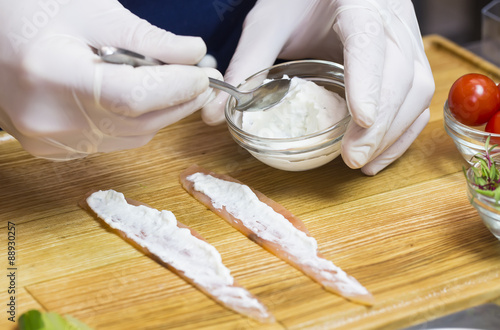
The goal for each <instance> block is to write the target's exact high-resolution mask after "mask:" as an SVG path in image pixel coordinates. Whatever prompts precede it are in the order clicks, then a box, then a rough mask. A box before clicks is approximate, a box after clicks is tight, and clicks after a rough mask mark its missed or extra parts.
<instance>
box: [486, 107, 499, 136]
mask: <svg viewBox="0 0 500 330" xmlns="http://www.w3.org/2000/svg"><path fill="white" fill-rule="evenodd" d="M484 130H485V131H486V132H488V133H495V134H500V111H498V112H497V113H495V114H494V115H493V117H491V118H490V120H488V123H487V124H486V127H485V128H484Z"/></svg>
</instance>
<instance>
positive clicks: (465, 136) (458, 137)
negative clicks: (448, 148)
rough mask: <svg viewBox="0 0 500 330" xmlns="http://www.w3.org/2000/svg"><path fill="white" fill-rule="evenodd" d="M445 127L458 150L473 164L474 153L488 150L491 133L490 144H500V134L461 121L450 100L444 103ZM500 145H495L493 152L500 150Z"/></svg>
mask: <svg viewBox="0 0 500 330" xmlns="http://www.w3.org/2000/svg"><path fill="white" fill-rule="evenodd" d="M444 128H445V130H446V132H447V133H448V135H449V136H450V137H451V138H452V139H453V142H454V143H455V145H456V147H457V149H458V151H459V152H460V154H462V156H463V157H464V159H465V160H466V161H467V162H468V163H469V164H470V165H472V164H473V157H474V155H476V154H478V153H481V154H483V153H484V152H485V151H486V150H485V149H484V144H485V142H486V139H487V138H488V136H489V135H491V139H490V146H491V145H494V144H500V134H493V133H487V132H485V131H484V126H477V127H476V126H474V127H472V126H467V125H464V124H462V123H461V122H459V121H458V120H457V119H456V118H455V117H454V116H453V115H452V114H451V112H450V108H449V107H448V101H446V102H445V104H444ZM499 151H500V147H495V149H494V151H493V152H499Z"/></svg>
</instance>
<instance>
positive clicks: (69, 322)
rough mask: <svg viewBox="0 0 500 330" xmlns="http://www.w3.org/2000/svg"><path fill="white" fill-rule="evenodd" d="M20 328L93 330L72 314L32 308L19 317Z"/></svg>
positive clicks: (23, 329)
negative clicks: (60, 313) (62, 314)
mask: <svg viewBox="0 0 500 330" xmlns="http://www.w3.org/2000/svg"><path fill="white" fill-rule="evenodd" d="M19 330H92V329H91V328H90V327H89V326H87V325H86V324H84V323H82V322H81V321H79V320H77V319H75V318H74V317H72V316H69V315H65V316H64V317H63V316H61V315H59V314H57V313H55V312H40V311H37V310H30V311H28V312H26V313H24V314H23V315H21V317H20V318H19Z"/></svg>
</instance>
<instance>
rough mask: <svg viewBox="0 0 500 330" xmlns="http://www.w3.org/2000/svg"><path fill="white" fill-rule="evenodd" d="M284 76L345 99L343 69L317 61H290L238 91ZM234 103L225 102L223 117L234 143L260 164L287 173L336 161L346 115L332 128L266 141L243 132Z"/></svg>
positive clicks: (248, 81) (256, 76)
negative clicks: (313, 84)
mask: <svg viewBox="0 0 500 330" xmlns="http://www.w3.org/2000/svg"><path fill="white" fill-rule="evenodd" d="M283 75H288V76H289V77H290V78H292V77H299V78H302V79H307V80H311V81H313V82H314V83H316V84H318V85H320V86H324V87H325V88H326V89H328V90H330V91H332V92H335V93H337V94H339V95H340V96H341V97H343V98H344V99H345V87H344V67H343V66H342V65H340V64H337V63H333V62H328V61H320V60H303V61H291V62H286V63H283V64H278V65H275V66H272V67H270V68H268V69H265V70H262V71H260V72H257V73H256V74H254V75H252V76H250V77H249V78H247V79H246V80H245V81H244V82H243V83H241V84H240V85H239V86H238V88H239V89H241V90H249V89H252V88H255V87H257V86H259V85H260V84H262V82H263V81H264V80H265V79H277V78H282V77H283ZM235 103H236V101H235V99H234V98H232V97H231V98H230V99H229V100H228V102H227V103H226V108H225V116H226V122H227V124H228V128H229V131H230V133H231V135H232V137H233V139H234V140H235V141H236V143H238V144H239V145H240V146H242V147H243V148H245V149H246V150H248V151H249V152H250V153H251V154H252V155H253V156H254V157H255V158H257V159H258V160H260V161H261V162H263V163H265V164H267V165H269V166H272V167H274V168H277V169H281V170H287V171H304V170H309V169H313V168H316V167H319V166H322V165H324V164H326V163H328V162H330V161H332V160H333V159H335V158H336V157H337V156H338V155H339V154H340V147H341V141H342V137H343V136H344V133H345V131H346V129H347V125H348V124H349V122H350V120H351V116H350V115H347V116H345V117H344V118H343V119H341V120H340V121H339V122H337V123H336V124H334V125H333V126H331V127H328V128H326V129H324V130H322V131H318V132H316V133H313V134H309V135H305V136H301V137H297V138H265V137H260V136H256V135H253V134H249V133H248V132H245V131H244V130H242V128H241V121H242V119H241V117H242V114H241V112H239V111H236V110H235V109H234V106H235Z"/></svg>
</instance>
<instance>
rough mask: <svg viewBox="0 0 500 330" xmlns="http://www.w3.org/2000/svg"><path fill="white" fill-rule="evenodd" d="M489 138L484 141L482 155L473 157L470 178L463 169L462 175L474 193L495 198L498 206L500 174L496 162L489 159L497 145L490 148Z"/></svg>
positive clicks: (499, 199)
mask: <svg viewBox="0 0 500 330" xmlns="http://www.w3.org/2000/svg"><path fill="white" fill-rule="evenodd" d="M490 137H491V136H488V138H487V139H486V143H485V145H484V149H485V152H484V154H476V155H474V158H475V161H474V164H473V166H472V167H471V171H472V178H469V177H468V176H467V171H466V170H465V168H464V173H465V177H466V179H467V181H469V182H470V183H471V184H472V185H473V186H475V188H476V189H475V190H476V192H478V193H479V194H482V195H485V196H488V197H493V198H495V202H496V203H497V204H498V203H499V201H500V172H499V170H498V168H497V162H496V161H495V160H494V159H493V158H492V157H491V153H492V151H493V150H494V149H495V147H496V146H497V144H494V145H492V146H490Z"/></svg>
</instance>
